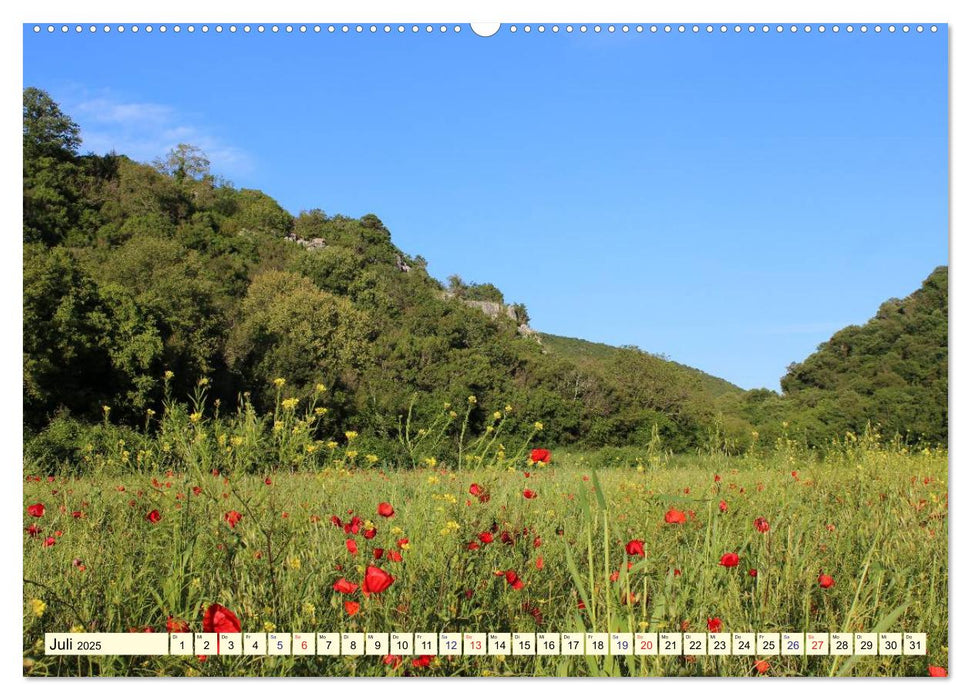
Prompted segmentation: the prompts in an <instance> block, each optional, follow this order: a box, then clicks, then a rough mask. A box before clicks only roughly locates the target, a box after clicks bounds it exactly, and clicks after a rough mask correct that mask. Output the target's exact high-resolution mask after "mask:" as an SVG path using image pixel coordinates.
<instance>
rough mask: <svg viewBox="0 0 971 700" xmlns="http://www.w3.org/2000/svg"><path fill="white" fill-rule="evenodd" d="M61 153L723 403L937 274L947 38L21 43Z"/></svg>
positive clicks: (944, 246) (93, 37)
mask: <svg viewBox="0 0 971 700" xmlns="http://www.w3.org/2000/svg"><path fill="white" fill-rule="evenodd" d="M24 85H34V86H37V87H41V88H43V89H45V90H47V91H48V92H50V93H51V95H52V97H53V98H54V99H55V100H56V101H58V102H59V103H60V104H61V105H62V107H63V108H64V109H65V110H66V111H67V112H68V113H69V114H70V115H71V116H72V117H73V118H74V119H75V121H77V122H78V123H79V124H80V126H81V128H82V134H83V136H84V138H85V143H84V148H85V149H87V150H93V151H97V152H104V151H107V150H110V149H112V148H113V149H115V150H116V151H118V152H120V153H126V154H128V155H130V156H132V157H134V158H136V159H138V160H146V161H149V160H152V159H153V158H155V157H157V156H160V155H162V154H163V153H165V151H166V150H168V148H170V147H171V146H173V145H175V144H176V143H179V142H188V143H192V144H195V145H198V146H200V147H202V148H203V149H204V150H205V151H206V152H207V153H208V154H209V156H210V158H211V160H212V162H213V169H214V170H215V171H216V172H218V173H220V174H222V175H224V176H226V177H228V178H229V179H230V180H231V181H233V182H234V183H235V184H236V185H237V186H240V187H255V188H258V189H262V190H263V191H265V192H267V193H268V194H270V195H271V196H273V197H275V198H276V199H277V200H278V201H279V202H280V203H281V204H282V205H283V206H284V207H286V208H287V209H288V210H290V211H291V212H293V213H295V214H296V213H298V212H299V211H300V210H301V209H310V208H317V207H319V208H322V209H324V210H325V211H326V212H328V213H330V214H335V213H344V214H349V215H354V216H359V215H362V214H365V213H368V212H374V213H376V214H377V215H378V216H379V217H380V218H381V219H382V220H383V221H384V223H385V224H386V225H387V226H388V228H389V229H390V230H391V232H392V236H393V239H394V242H395V243H396V244H397V245H398V246H399V247H400V248H402V249H403V250H405V251H406V252H408V253H410V254H413V255H417V254H421V255H423V256H424V257H425V258H426V259H427V260H428V261H429V271H430V272H431V273H432V274H433V275H435V276H436V277H438V278H439V279H445V277H447V276H448V275H449V274H452V273H458V274H459V275H461V276H462V277H463V278H464V279H465V280H467V281H476V282H492V283H494V284H496V285H497V286H498V287H499V288H500V289H502V290H503V292H504V293H505V295H506V298H507V300H509V301H520V302H523V303H525V304H526V306H527V307H528V309H529V312H530V315H531V317H532V325H533V326H534V327H536V328H537V329H539V330H543V331H547V332H550V333H557V334H561V335H568V336H573V337H582V338H587V339H590V340H595V341H600V342H606V343H611V344H618V345H620V344H633V345H638V346H640V347H641V348H643V349H645V350H648V351H650V352H657V353H663V354H665V355H667V356H668V357H670V358H671V359H674V360H677V361H678V362H682V363H684V364H688V365H692V366H695V367H698V368H700V369H703V370H705V371H707V372H710V373H712V374H715V375H718V376H721V377H724V378H725V379H728V380H729V381H732V382H734V383H736V384H738V385H740V386H742V387H745V388H753V387H760V386H765V387H769V388H772V389H778V380H779V378H780V377H781V376H782V375H783V374H784V373H785V368H786V365H788V364H789V363H790V362H793V361H798V360H801V359H803V358H804V357H805V356H806V355H807V354H809V353H810V352H812V351H813V350H814V349H815V347H816V346H817V345H818V344H819V343H821V342H823V341H825V340H826V339H828V338H829V336H830V335H831V334H832V333H833V332H834V331H836V330H838V329H839V328H841V327H843V326H845V325H848V324H851V323H862V322H864V321H866V320H867V319H868V318H870V317H871V316H872V315H873V314H874V312H875V311H876V309H877V307H878V306H879V304H880V303H881V302H882V301H884V300H885V299H887V298H889V297H893V296H897V297H900V296H905V295H907V294H909V293H910V292H912V291H913V290H914V289H916V288H917V287H919V285H920V283H921V281H922V280H923V279H924V278H925V277H926V276H927V275H928V274H929V273H930V272H931V270H932V269H933V268H934V267H935V266H936V265H941V264H946V263H947V260H948V232H947V225H948V219H947V215H948V211H947V183H948V180H947V167H948V161H947V157H948V156H947V36H946V28H945V27H943V26H942V27H941V30H940V31H938V32H937V33H933V34H932V33H930V32H929V31H925V32H923V33H921V34H918V33H916V32H914V31H911V32H910V33H909V34H903V33H901V32H899V31H898V32H897V33H895V34H890V33H889V32H887V31H884V32H882V33H880V34H877V33H874V32H873V31H872V30H871V31H870V32H868V33H866V34H861V33H860V32H859V31H856V32H854V33H852V34H848V33H847V32H846V31H845V30H844V31H841V32H840V33H838V34H833V33H832V32H831V31H828V32H826V33H824V34H819V33H817V32H812V33H811V34H805V33H803V32H802V31H799V32H798V33H795V34H792V33H790V32H789V31H786V32H784V33H782V34H777V33H775V32H774V31H773V32H770V33H769V34H762V33H761V31H760V32H757V33H756V34H754V35H750V34H748V33H747V32H743V33H741V34H735V33H733V32H731V31H730V32H728V33H727V34H721V33H720V32H718V31H717V28H716V31H715V32H714V33H713V34H707V33H706V32H705V31H704V30H702V32H701V33H699V34H693V33H690V32H689V33H687V34H683V35H682V34H678V33H676V32H674V33H671V34H664V33H663V32H659V33H657V34H651V33H649V32H644V33H643V34H636V33H633V32H631V33H630V34H627V35H624V34H621V33H619V32H617V33H614V34H607V33H606V32H602V33H600V34H594V33H593V32H592V31H591V32H587V33H586V34H583V35H581V34H579V33H578V32H574V33H572V34H570V35H567V34H566V33H565V32H562V31H561V32H560V33H558V34H552V33H551V32H549V31H547V32H546V33H545V34H539V33H537V32H535V31H533V32H531V33H530V34H528V35H527V34H524V33H523V32H522V30H521V29H520V31H519V32H517V33H516V34H510V33H509V32H507V31H501V32H500V33H499V34H498V35H496V36H493V37H490V38H488V39H486V38H481V37H477V36H475V35H473V34H472V33H471V32H469V31H468V28H467V27H466V28H465V31H463V32H461V33H459V34H455V33H453V32H451V31H449V32H448V33H446V34H441V33H439V32H437V31H436V32H434V33H433V34H426V33H425V32H421V33H419V34H412V33H410V32H407V33H406V34H404V35H398V34H397V33H396V32H393V33H391V34H390V35H385V34H383V33H379V34H377V35H371V34H369V33H367V32H365V33H364V34H360V35H359V34H356V33H354V32H353V31H352V32H351V33H349V34H347V35H344V34H341V33H340V32H338V33H337V34H334V35H331V34H327V33H326V31H324V32H323V33H321V34H313V33H312V32H308V33H307V34H306V35H300V34H289V35H288V34H283V33H281V34H279V35H273V34H270V33H266V34H262V35H258V34H256V33H255V32H254V33H251V34H249V35H244V34H242V33H241V32H238V33H236V34H234V35H231V34H229V33H228V32H224V33H222V34H218V35H217V34H215V33H213V32H209V33H208V34H205V35H203V34H201V33H200V32H198V31H197V32H196V33H195V34H193V35H189V34H187V33H185V32H183V33H182V34H180V35H176V34H173V33H172V32H171V31H170V32H167V33H166V34H164V35H162V34H159V33H158V31H157V30H156V31H155V32H153V33H152V34H150V35H149V34H146V33H145V32H144V31H142V32H140V33H139V34H137V35H133V34H132V33H131V32H130V31H129V32H126V33H125V34H123V35H119V34H118V33H117V32H112V33H110V34H107V35H105V34H103V33H101V32H99V33H96V34H89V33H88V32H86V31H85V32H84V33H82V34H80V35H77V34H75V33H74V32H73V31H72V32H70V33H68V34H66V35H62V34H61V33H60V32H57V33H55V34H53V35H48V34H47V33H46V32H43V33H41V34H39V35H35V34H34V33H33V31H31V29H30V27H29V26H28V27H25V30H24Z"/></svg>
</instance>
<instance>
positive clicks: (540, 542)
mask: <svg viewBox="0 0 971 700" xmlns="http://www.w3.org/2000/svg"><path fill="white" fill-rule="evenodd" d="M541 544H543V540H542V539H540V537H539V535H537V536H536V538H535V539H534V540H533V547H539V546H540V545H541Z"/></svg>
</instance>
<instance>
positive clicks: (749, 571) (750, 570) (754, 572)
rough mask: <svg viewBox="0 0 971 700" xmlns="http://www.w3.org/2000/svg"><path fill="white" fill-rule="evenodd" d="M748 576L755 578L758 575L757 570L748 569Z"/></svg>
mask: <svg viewBox="0 0 971 700" xmlns="http://www.w3.org/2000/svg"><path fill="white" fill-rule="evenodd" d="M748 575H749V576H751V577H752V578H755V577H756V576H758V575H759V571H758V569H749V570H748Z"/></svg>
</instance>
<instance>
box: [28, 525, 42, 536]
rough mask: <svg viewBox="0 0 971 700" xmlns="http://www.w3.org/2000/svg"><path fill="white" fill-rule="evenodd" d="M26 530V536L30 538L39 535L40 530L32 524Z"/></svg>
mask: <svg viewBox="0 0 971 700" xmlns="http://www.w3.org/2000/svg"><path fill="white" fill-rule="evenodd" d="M26 529H27V534H28V535H30V536H31V537H37V535H39V534H40V533H41V529H40V528H39V527H37V524H36V523H32V524H31V525H30V527H28V528H26Z"/></svg>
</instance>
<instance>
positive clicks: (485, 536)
mask: <svg viewBox="0 0 971 700" xmlns="http://www.w3.org/2000/svg"><path fill="white" fill-rule="evenodd" d="M479 542H481V543H482V544H489V543H490V542H492V533H491V532H480V533H479Z"/></svg>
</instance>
